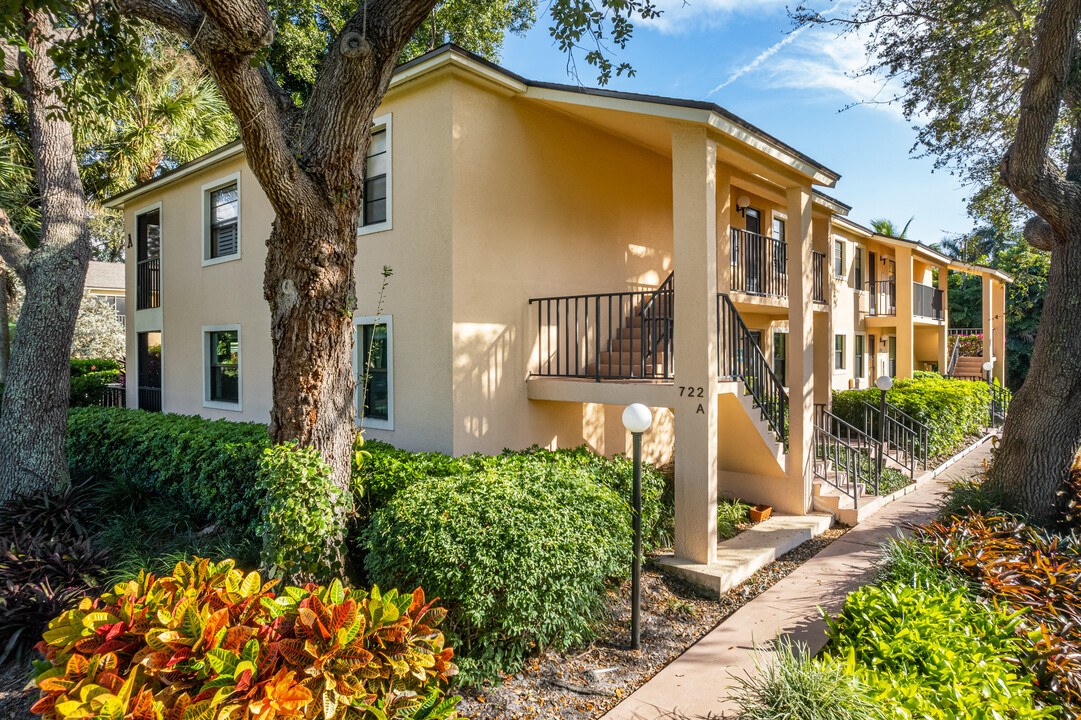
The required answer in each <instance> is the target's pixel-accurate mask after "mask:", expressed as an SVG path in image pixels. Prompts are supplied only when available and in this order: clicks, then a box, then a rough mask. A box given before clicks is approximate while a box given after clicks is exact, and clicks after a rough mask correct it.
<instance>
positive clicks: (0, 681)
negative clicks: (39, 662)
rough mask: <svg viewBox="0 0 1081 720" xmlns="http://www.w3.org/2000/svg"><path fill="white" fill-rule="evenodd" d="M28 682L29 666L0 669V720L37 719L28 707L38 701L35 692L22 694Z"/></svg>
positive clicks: (9, 666)
mask: <svg viewBox="0 0 1081 720" xmlns="http://www.w3.org/2000/svg"><path fill="white" fill-rule="evenodd" d="M28 682H30V666H29V663H28V664H26V665H14V664H8V665H5V666H4V667H3V668H0V720H28V718H35V717H38V716H37V715H33V714H32V713H31V712H30V706H31V705H33V704H34V702H35V701H37V699H38V694H37V692H35V691H33V690H28V691H26V692H23V688H24V687H26V683H28Z"/></svg>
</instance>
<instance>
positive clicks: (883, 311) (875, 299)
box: [867, 280, 897, 317]
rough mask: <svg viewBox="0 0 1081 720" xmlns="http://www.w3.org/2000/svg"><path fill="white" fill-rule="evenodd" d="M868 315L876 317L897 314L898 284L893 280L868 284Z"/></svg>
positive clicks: (875, 281) (871, 281) (870, 281)
mask: <svg viewBox="0 0 1081 720" xmlns="http://www.w3.org/2000/svg"><path fill="white" fill-rule="evenodd" d="M867 291H868V292H867V314H868V315H873V316H875V317H880V316H883V315H885V316H893V315H896V314H897V284H896V283H895V282H894V281H893V280H869V281H868V282H867Z"/></svg>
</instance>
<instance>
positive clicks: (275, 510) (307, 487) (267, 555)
mask: <svg viewBox="0 0 1081 720" xmlns="http://www.w3.org/2000/svg"><path fill="white" fill-rule="evenodd" d="M263 473H264V476H263V478H264V483H265V487H266V494H265V495H264V496H263V497H262V498H261V499H260V516H261V518H262V522H261V524H260V534H261V535H262V537H263V566H264V567H267V568H270V570H271V571H272V572H274V573H278V574H281V575H283V576H285V577H295V576H298V575H304V576H308V577H326V576H328V575H329V576H336V575H341V574H342V571H343V570H344V568H342V567H341V566H340V565H335V564H331V565H329V566H328V565H325V564H324V563H323V557H324V550H325V548H326V547H327V546H328V545H330V544H332V543H337V544H339V545H340V543H341V542H342V536H341V529H340V527H339V526H338V525H337V524H336V521H338V520H339V519H341V518H344V517H345V514H346V507H345V502H344V500H345V499H344V498H342V492H341V491H340V490H339V489H338V488H336V487H334V483H333V482H332V480H331V477H332V475H333V470H332V469H331V467H330V466H329V465H327V463H326V462H325V461H324V460H323V458H322V457H321V456H320V455H319V453H318V452H316V451H315V450H312V449H311V448H298V447H297V445H296V443H295V442H292V443H286V444H284V445H275V446H274V447H271V448H267V449H266V450H265V451H264V455H263ZM341 557H342V552H341V548H340V547H339V548H337V550H336V552H333V553H332V558H333V562H335V563H336V562H339V561H340V559H341Z"/></svg>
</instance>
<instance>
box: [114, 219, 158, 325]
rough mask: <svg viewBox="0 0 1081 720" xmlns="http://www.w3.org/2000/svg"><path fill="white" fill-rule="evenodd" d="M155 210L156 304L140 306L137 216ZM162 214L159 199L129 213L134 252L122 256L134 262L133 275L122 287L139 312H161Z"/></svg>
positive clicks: (133, 306) (135, 310) (135, 309)
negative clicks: (156, 220) (156, 254)
mask: <svg viewBox="0 0 1081 720" xmlns="http://www.w3.org/2000/svg"><path fill="white" fill-rule="evenodd" d="M155 210H156V211H157V213H158V304H157V305H154V306H153V307H145V308H140V307H139V218H141V217H142V216H143V215H149V214H150V213H152V212H154V211H155ZM164 215H165V211H164V210H163V209H162V203H161V201H160V200H159V201H158V202H156V203H154V204H153V205H147V206H146V207H141V208H139V209H138V210H135V211H134V212H132V214H131V219H132V232H131V233H130V234H129V237H130V238H133V240H132V242H133V245H132V248H131V249H132V250H133V251H134V252H132V253H130V254H126V255H125V256H124V257H125V265H126V264H127V258H128V257H131V258H132V261H133V262H134V264H135V277H133V278H132V279H131V282H130V284H128V287H126V288H124V294H125V295H127V294H128V292H131V300H132V303H131V306H132V308H134V310H133V312H140V313H144V312H151V311H157V312H161V304H162V300H163V299H164V295H165V293H164V292H163V288H162V282H161V280H162V275H161V267H162V266H163V262H164V259H163V256H164V255H165V248H164V247H162V246H163V245H164V244H165V231H164V228H165V223H164ZM125 283H127V278H126V277H125ZM160 322H161V320H160V318H159V320H158V323H159V324H160Z"/></svg>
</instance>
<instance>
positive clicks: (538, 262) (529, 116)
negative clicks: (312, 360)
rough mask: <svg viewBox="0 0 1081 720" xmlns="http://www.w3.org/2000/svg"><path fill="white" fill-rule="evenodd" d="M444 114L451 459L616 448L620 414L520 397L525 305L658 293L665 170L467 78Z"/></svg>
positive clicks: (638, 151)
mask: <svg viewBox="0 0 1081 720" xmlns="http://www.w3.org/2000/svg"><path fill="white" fill-rule="evenodd" d="M453 105H454V129H453V138H454V139H453V143H454V169H453V178H454V180H453V182H452V183H451V186H452V187H453V193H454V199H453V207H454V213H453V236H454V240H453V242H454V251H453V256H452V260H451V267H452V272H453V275H454V290H453V327H454V331H453V332H454V357H453V375H454V380H453V388H454V390H453V403H454V421H453V428H454V452H455V453H467V452H473V451H481V452H498V451H499V450H501V449H503V448H504V447H523V446H527V445H530V444H532V443H539V444H541V445H558V446H561V447H565V446H570V445H577V444H580V443H582V442H587V443H589V444H590V445H591V446H592V447H594V448H595V449H597V450H599V451H602V452H606V453H610V452H613V451H622V450H624V449H625V448H626V447H628V446H627V445H626V444H625V430H624V429H623V427H622V422H621V420H620V412H621V411H622V408H611V407H605V406H588V405H587V406H583V405H581V404H578V403H562V402H539V401H531V400H529V399H528V398H527V396H526V386H525V380H526V377H527V375H528V373H529V371H530V369H531V368H532V367H534V366H535V365H536V362H537V352H538V349H537V346H536V341H537V316H536V312H537V310H536V307H535V306H534V307H531V306H530V305H529V299H530V298H533V297H546V296H557V295H578V294H587V293H603V292H620V291H627V290H643V289H653V288H656V287H657V286H658V285H659V284H660V283H661V282H662V281H663V280H664V279H665V278H666V277H667V275H668V273H669V272H671V269H672V199H671V198H672V172H671V163H670V161H669V160H668V159H667V158H665V157H662V156H661V155H659V154H657V153H654V152H651V151H649V150H647V149H645V148H643V147H641V146H639V145H637V144H634V143H630V142H627V141H625V140H623V139H621V138H619V137H616V136H613V135H611V134H607V133H604V132H601V131H599V130H598V129H595V128H594V127H592V126H590V125H587V124H585V123H583V122H581V121H579V120H577V119H575V118H573V117H571V116H570V115H567V114H565V113H562V112H560V111H558V110H557V109H554V108H552V107H550V106H547V105H544V104H541V103H537V102H533V101H528V100H524V99H521V98H507V97H504V96H502V95H499V94H497V93H495V92H492V91H490V90H488V89H486V88H483V87H480V86H477V85H473V84H471V83H469V82H465V81H461V80H456V81H454V83H453ZM677 286H678V279H677ZM617 410H618V412H617ZM662 425H663V423H662ZM669 426H670V422H669ZM651 436H652V438H653V440H652V441H653V442H657V443H660V442H661V440H660V438H661V437H662V433H661V431H660V430H657V431H656V432H653V431H651ZM669 452H670V449H669Z"/></svg>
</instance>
